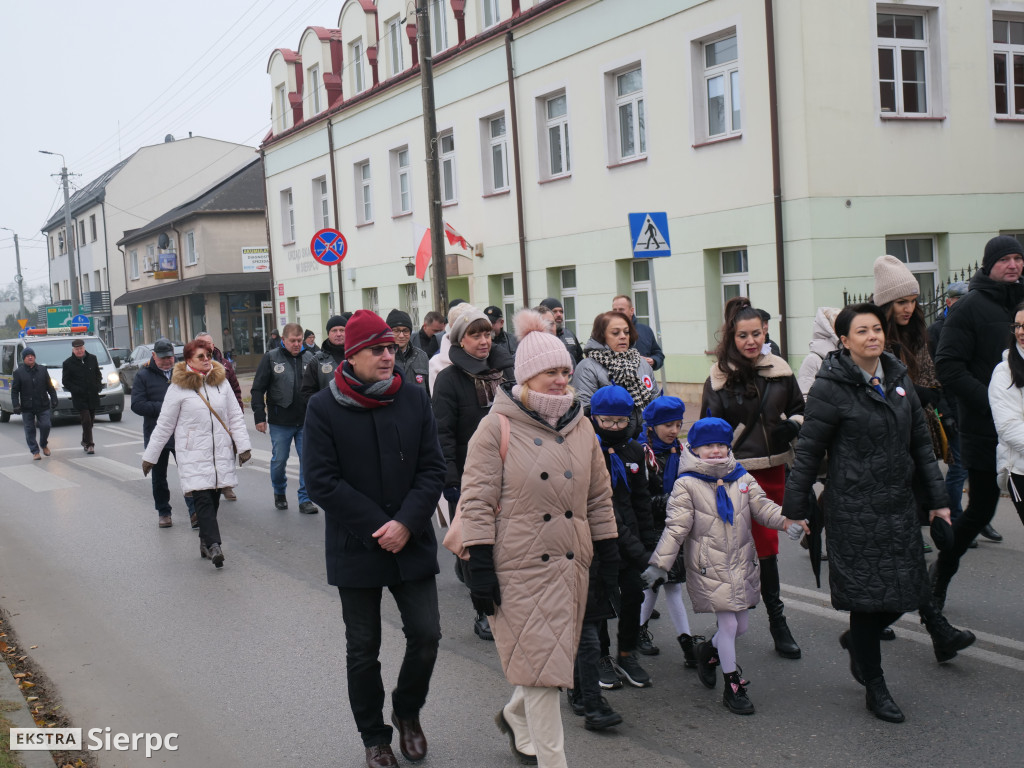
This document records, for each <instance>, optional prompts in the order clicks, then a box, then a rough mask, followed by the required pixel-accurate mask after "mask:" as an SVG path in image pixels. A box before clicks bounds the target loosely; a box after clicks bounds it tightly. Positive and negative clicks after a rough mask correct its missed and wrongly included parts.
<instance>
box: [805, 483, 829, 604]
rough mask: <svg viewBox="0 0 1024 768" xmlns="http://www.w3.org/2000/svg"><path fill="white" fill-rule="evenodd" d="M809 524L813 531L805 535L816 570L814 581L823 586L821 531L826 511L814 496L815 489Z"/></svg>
mask: <svg viewBox="0 0 1024 768" xmlns="http://www.w3.org/2000/svg"><path fill="white" fill-rule="evenodd" d="M807 525H808V526H809V527H810V529H811V532H810V533H809V534H807V536H806V537H805V540H806V546H807V549H808V551H809V553H810V556H811V570H812V571H814V581H815V583H817V585H818V587H819V588H820V587H821V532H822V531H823V530H824V529H825V513H824V512H823V511H822V509H821V505H820V504H819V503H818V501H817V500H816V499H815V498H814V491H813V490H812V491H811V503H810V505H809V512H808V515H807Z"/></svg>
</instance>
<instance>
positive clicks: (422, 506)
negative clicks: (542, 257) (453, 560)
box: [305, 310, 445, 768]
mask: <svg viewBox="0 0 1024 768" xmlns="http://www.w3.org/2000/svg"><path fill="white" fill-rule="evenodd" d="M396 348H397V344H396V343H395V337H394V334H393V333H392V332H391V329H390V328H389V327H388V326H387V324H386V323H385V322H384V321H383V320H382V319H381V318H380V317H378V316H377V315H375V314H374V313H373V312H369V311H367V310H359V311H358V312H356V313H355V314H354V315H353V316H352V319H351V320H350V321H349V323H348V326H347V329H346V348H345V357H346V362H345V363H344V365H343V367H342V368H339V369H338V370H337V371H336V372H335V375H334V382H333V386H331V387H329V388H327V389H324V390H321V391H320V392H318V393H317V394H316V395H314V396H313V397H312V398H310V401H309V407H308V410H307V414H306V426H305V429H306V445H307V447H308V451H307V459H306V480H307V482H308V485H309V493H310V496H311V497H312V498H313V499H314V500H315V501H316V503H317V504H319V505H320V506H321V507H323V509H324V514H325V516H326V518H327V519H326V523H327V530H326V554H327V580H328V582H329V583H330V584H331V585H333V586H336V587H337V588H338V593H339V595H340V597H341V609H342V616H343V617H344V621H345V641H346V659H347V667H348V697H349V703H350V704H351V707H352V714H353V717H354V718H355V721H356V727H357V728H358V729H359V733H360V736H361V737H362V740H363V746H364V747H365V748H366V764H367V766H370V768H378V767H384V766H397V765H398V762H397V761H396V759H395V756H394V753H393V752H392V750H391V737H392V735H393V730H392V728H391V726H389V725H387V724H386V723H385V721H384V715H383V705H384V684H383V682H382V680H381V674H380V663H379V657H380V643H381V594H382V591H383V588H384V587H387V588H388V590H389V591H390V592H391V594H392V595H393V596H394V598H395V602H396V603H397V604H398V609H399V612H400V614H401V618H402V630H403V632H404V634H405V656H404V658H403V660H402V667H401V670H400V671H399V674H398V683H397V685H396V686H395V689H394V690H393V691H392V694H391V703H392V713H391V722H392V723H394V725H395V726H396V727H397V728H398V732H399V745H400V747H401V750H402V753H403V754H404V755H405V757H406V759H408V760H411V761H418V760H422V759H423V757H424V756H425V755H426V753H427V742H426V738H425V737H424V735H423V731H422V729H421V728H420V723H419V713H420V710H421V709H422V707H423V705H424V703H425V702H426V698H427V691H428V688H429V686H430V678H431V675H432V674H433V669H434V662H435V661H436V659H437V648H438V643H439V641H440V638H441V622H440V615H439V612H438V601H437V585H436V582H435V576H436V574H437V573H438V566H437V541H436V539H435V538H434V526H433V520H432V518H433V513H434V506H435V505H436V503H437V499H438V497H439V496H440V495H441V487H442V486H443V484H444V475H445V463H444V459H443V458H442V456H441V448H440V446H439V445H438V442H437V425H436V423H435V422H434V415H433V412H432V411H431V408H430V401H429V400H428V399H427V393H426V390H425V389H423V388H421V387H419V386H417V385H416V384H413V383H411V382H409V381H407V380H404V379H403V377H402V375H401V374H400V373H399V372H398V371H397V370H396V369H395V351H396Z"/></svg>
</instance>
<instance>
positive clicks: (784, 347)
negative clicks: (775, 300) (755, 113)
mask: <svg viewBox="0 0 1024 768" xmlns="http://www.w3.org/2000/svg"><path fill="white" fill-rule="evenodd" d="M772 2H773V0H764V21H765V34H766V35H767V38H768V39H767V43H768V50H767V53H768V105H769V114H770V116H771V132H772V203H773V206H774V209H775V279H776V281H777V283H778V290H779V350H780V351H781V352H782V356H783V357H786V355H787V353H788V351H789V350H788V347H789V330H788V325H789V321H788V312H787V307H786V252H785V248H784V245H783V243H784V238H783V232H782V166H781V162H780V160H779V94H778V87H777V86H778V80H777V77H776V73H775V13H774V10H773V8H772Z"/></svg>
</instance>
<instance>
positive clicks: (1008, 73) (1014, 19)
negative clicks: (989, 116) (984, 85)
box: [992, 13, 1024, 120]
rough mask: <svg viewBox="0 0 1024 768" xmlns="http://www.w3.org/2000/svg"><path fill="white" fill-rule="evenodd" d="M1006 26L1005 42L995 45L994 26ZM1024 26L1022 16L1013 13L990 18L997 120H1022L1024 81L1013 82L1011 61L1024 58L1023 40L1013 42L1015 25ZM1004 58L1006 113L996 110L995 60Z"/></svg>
mask: <svg viewBox="0 0 1024 768" xmlns="http://www.w3.org/2000/svg"><path fill="white" fill-rule="evenodd" d="M996 24H1006V25H1008V26H1010V25H1013V26H1010V29H1008V30H1007V32H1008V34H1007V42H1005V43H997V42H996V41H995V39H996V35H995V25H996ZM1018 24H1020V25H1024V14H1014V13H995V14H993V17H992V26H993V30H992V84H993V94H992V95H993V103H992V108H993V111H994V113H995V116H996V118H997V119H999V120H1024V79H1022V81H1021V82H1015V81H1014V79H1013V73H1014V67H1013V61H1014V58H1015V57H1019V58H1024V39H1020V38H1018V40H1020V42H1014V37H1013V34H1014V32H1016V31H1017V28H1016V27H1015V25H1018ZM1000 56H1002V57H1004V69H1005V78H1006V79H1005V80H1004V82H1003V86H1004V87H1005V88H1006V95H1005V101H1006V111H1004V112H1000V111H999V108H998V99H997V97H996V93H997V89H998V87H999V85H1000V84H999V83H997V82H996V69H995V66H996V59H997V58H998V57H1000ZM1017 89H1020V90H1021V93H1020V98H1019V99H1018V98H1017V95H1018V94H1017Z"/></svg>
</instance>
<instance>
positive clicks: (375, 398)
mask: <svg viewBox="0 0 1024 768" xmlns="http://www.w3.org/2000/svg"><path fill="white" fill-rule="evenodd" d="M334 385H335V387H336V388H337V390H338V395H339V397H340V398H341V399H342V401H343V402H346V403H347V404H350V405H356V406H359V407H362V408H380V407H381V406H384V405H391V403H393V402H394V401H395V395H396V394H398V390H399V389H400V388H401V387H402V376H401V374H399V372H398V370H397V369H396V370H395V372H394V375H393V376H392V377H391V378H390V379H384V380H383V381H374V382H371V383H369V384H364V383H363V382H362V381H360V380H359V379H357V378H356V375H355V372H354V371H353V370H352V365H351V364H350V363H349V362H348V361H347V360H346V361H345V363H344V364H343V365H341V366H339V367H338V368H336V369H335V371H334Z"/></svg>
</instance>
